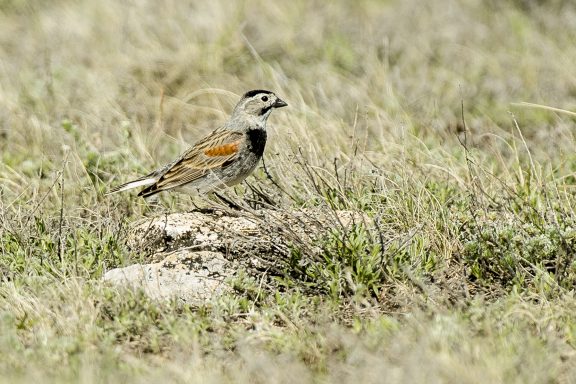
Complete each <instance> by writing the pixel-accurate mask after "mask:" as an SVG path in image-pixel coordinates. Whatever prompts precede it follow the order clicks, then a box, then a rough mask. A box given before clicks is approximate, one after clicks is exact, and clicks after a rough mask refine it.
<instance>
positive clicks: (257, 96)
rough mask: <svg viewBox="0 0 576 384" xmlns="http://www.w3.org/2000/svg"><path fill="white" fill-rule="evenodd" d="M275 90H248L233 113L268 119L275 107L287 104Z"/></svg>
mask: <svg viewBox="0 0 576 384" xmlns="http://www.w3.org/2000/svg"><path fill="white" fill-rule="evenodd" d="M287 105H288V104H286V102H285V101H283V100H282V99H280V98H279V97H278V96H276V95H275V94H274V92H270V91H265V90H261V89H256V90H253V91H249V92H246V93H245V94H244V95H242V98H241V99H240V101H239V102H238V104H237V105H236V107H235V108H234V112H233V115H239V114H241V115H244V116H246V115H248V117H251V118H256V119H257V120H262V121H266V119H267V118H268V116H269V115H270V113H271V112H272V110H273V109H275V108H282V107H285V106H287Z"/></svg>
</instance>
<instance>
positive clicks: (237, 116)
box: [107, 89, 288, 198]
mask: <svg viewBox="0 0 576 384" xmlns="http://www.w3.org/2000/svg"><path fill="white" fill-rule="evenodd" d="M287 105H288V104H287V103H286V102H285V101H283V100H282V99H280V98H279V97H278V96H276V94H274V92H271V91H266V90H262V89H255V90H252V91H248V92H246V93H244V95H242V97H241V98H240V101H239V102H238V103H237V104H236V106H235V107H234V110H233V111H232V114H231V115H230V118H229V119H228V120H227V121H226V122H225V123H224V124H223V125H222V126H220V127H219V128H217V129H215V130H214V131H212V132H211V133H210V134H208V135H207V136H205V137H204V138H202V139H200V140H198V141H197V142H196V143H195V144H194V145H192V147H190V148H189V149H188V150H187V151H185V152H184V153H182V155H180V157H178V158H177V159H176V160H174V161H172V162H170V163H168V164H166V165H165V166H163V167H161V168H159V169H157V170H155V171H153V172H151V173H149V174H148V175H146V176H143V177H140V178H138V179H136V180H132V181H129V182H127V183H125V184H122V185H119V186H117V187H115V188H113V189H111V190H110V191H109V192H108V193H107V195H109V194H112V193H116V192H122V191H126V190H129V189H133V188H138V187H145V188H144V189H142V190H141V191H140V192H139V193H138V196H142V197H144V198H147V197H150V196H152V195H155V194H157V193H159V192H162V191H168V190H173V189H176V190H180V191H182V190H184V191H186V192H193V193H197V194H206V193H209V192H214V191H217V190H219V189H223V188H226V187H230V186H233V185H235V184H238V183H240V182H242V181H243V180H244V179H245V178H246V177H248V175H250V174H251V173H252V171H254V169H255V168H256V166H257V164H258V162H259V161H260V159H261V158H262V156H263V154H264V147H265V146H266V138H267V134H266V121H267V120H268V117H269V116H270V114H271V113H272V111H273V110H274V109H276V108H282V107H286V106H287Z"/></svg>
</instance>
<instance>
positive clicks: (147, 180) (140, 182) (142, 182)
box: [105, 175, 157, 195]
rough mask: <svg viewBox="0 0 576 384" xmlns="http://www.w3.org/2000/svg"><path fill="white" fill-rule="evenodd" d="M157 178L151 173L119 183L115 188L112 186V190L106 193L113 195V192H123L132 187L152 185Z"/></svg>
mask: <svg viewBox="0 0 576 384" xmlns="http://www.w3.org/2000/svg"><path fill="white" fill-rule="evenodd" d="M156 180H157V179H156V178H155V177H151V176H150V175H147V176H144V177H141V178H140V179H136V180H132V181H129V182H127V183H125V184H122V185H119V186H117V187H115V188H112V189H111V190H109V191H108V192H106V193H105V195H111V194H113V193H116V192H122V191H126V190H128V189H132V188H138V187H143V186H146V185H151V184H154V183H155V182H156Z"/></svg>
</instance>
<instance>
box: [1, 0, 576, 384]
mask: <svg viewBox="0 0 576 384" xmlns="http://www.w3.org/2000/svg"><path fill="white" fill-rule="evenodd" d="M575 39H576V7H575V6H574V5H573V4H572V2H570V1H563V0H552V1H530V0H515V1H512V0H511V1H480V0H466V1H464V0H462V1H457V0H450V1H448V2H446V1H440V0H432V1H427V2H419V1H416V0H407V1H394V0H389V1H377V0H363V1H358V2H346V1H335V2H330V3H323V2H309V1H304V0H302V1H300V0H299V1H293V2H277V1H276V2H274V1H273V2H265V1H257V0H245V1H238V2H234V3H230V2H225V1H212V2H183V1H167V2H165V3H164V4H163V5H158V4H157V3H156V2H153V1H140V2H132V3H131V2H115V1H108V0H105V1H101V2H91V1H87V0H79V1H69V0H59V1H52V2H41V1H33V0H18V1H15V0H8V1H1V0H0V381H1V382H10V383H13V382H23V383H24V382H26V383H28V382H32V381H38V382H123V383H146V382H151V383H152V382H159V381H162V382H175V383H179V382H182V383H188V382H214V383H221V382H239V383H247V382H262V383H287V382H299V383H301V382H316V383H318V382H319V383H332V382H336V383H339V382H350V381H356V382H382V381H383V380H386V381H388V382H399V383H414V382H448V383H452V382H454V383H462V382H465V383H486V382H503V383H515V382H517V383H542V382H546V383H562V382H574V381H576V369H575V368H574V367H575V366H576V353H575V345H576V344H575V343H576V322H575V321H574V313H575V311H576V298H574V286H575V284H576V263H575V261H574V254H575V251H576V214H575V212H574V197H575V194H576V189H575V188H574V182H575V180H576V177H575V170H576V155H575V151H574V148H575V145H576V140H575V134H574V122H575V119H574V111H575V110H576V78H575V77H574V71H573V67H574V66H573V61H574V60H573V58H574V57H576V47H575V46H574V44H573V42H574V41H575ZM253 88H265V89H271V90H274V91H275V92H277V93H278V95H280V96H281V97H282V99H284V100H286V101H287V102H288V104H289V108H284V109H282V110H279V111H277V112H275V113H274V114H273V115H272V116H271V118H270V121H269V127H270V141H269V144H268V146H267V149H266V153H265V160H266V167H267V171H268V173H269V174H270V175H271V176H272V179H273V180H270V179H269V178H268V177H267V174H266V172H265V171H264V169H263V168H259V169H258V170H257V171H256V172H255V173H254V175H253V176H252V177H250V178H249V179H248V180H247V181H248V182H249V183H250V184H251V185H252V186H253V187H255V188H257V189H258V190H260V191H262V193H265V194H266V195H267V196H270V197H271V199H272V200H273V201H274V202H275V203H276V204H277V205H278V206H279V207H280V209H284V210H290V209H299V208H321V209H323V210H325V212H326V214H330V212H331V211H332V210H354V211H358V212H362V214H363V215H365V218H364V220H362V221H361V222H357V223H356V225H355V226H353V227H352V228H346V227H336V228H335V229H334V230H333V231H330V232H329V233H327V234H326V236H324V237H323V238H321V239H319V240H318V241H317V242H315V243H314V244H297V243H295V244H294V248H293V249H292V259H291V260H287V261H286V263H284V264H285V265H286V267H285V268H284V275H282V276H277V277H276V279H277V282H278V284H277V287H278V289H277V291H268V290H265V289H262V286H261V282H260V281H255V280H254V279H253V278H249V277H247V276H244V275H242V274H240V275H239V276H238V278H237V279H236V280H235V281H233V282H232V283H233V285H234V287H235V288H236V292H235V293H234V294H228V295H225V296H223V297H221V298H218V299H215V300H213V301H211V302H208V303H206V304H205V305H202V306H190V305H187V304H184V303H181V302H179V301H176V300H174V301H170V302H156V301H152V300H150V299H148V298H147V297H146V296H144V295H143V294H142V293H141V292H133V291H129V290H121V289H117V288H113V287H110V286H107V285H106V284H104V283H103V282H102V281H101V276H102V274H103V273H104V272H105V271H106V270H109V269H111V268H114V267H117V266H123V265H128V264H131V263H135V262H142V261H144V255H140V254H138V253H135V252H131V251H130V250H129V249H128V248H127V246H126V244H125V240H126V236H127V232H128V229H129V226H130V224H131V223H132V222H135V221H137V220H138V219H141V218H142V217H144V216H154V215H158V214H161V213H166V212H178V211H186V210H190V209H191V208H192V204H191V203H192V201H191V198H190V197H188V196H185V195H178V194H165V195H163V196H161V198H160V202H159V206H149V205H147V204H146V203H145V202H144V201H143V200H141V199H138V198H136V197H135V194H134V193H126V194H118V195H113V196H110V197H106V196H104V195H103V194H104V192H105V191H107V190H108V189H109V188H110V186H112V185H117V184H119V183H122V182H125V181H128V180H130V179H132V178H135V177H137V176H139V175H142V174H143V173H145V172H147V171H150V170H151V169H153V168H155V167H157V166H159V165H161V164H163V163H165V162H167V161H169V160H171V159H173V158H174V157H175V156H177V155H178V154H179V153H180V151H182V150H184V149H185V148H186V147H187V145H188V143H191V142H193V141H194V140H195V139H197V138H199V137H200V136H201V135H203V134H204V133H207V132H208V131H209V130H211V129H213V128H214V127H215V126H216V125H217V124H220V123H221V122H222V121H224V119H226V117H227V115H228V113H229V112H230V110H231V108H232V107H233V105H234V103H235V102H236V101H237V99H238V96H239V95H240V94H242V93H243V92H245V91H246V90H248V89H253ZM523 103H524V104H523ZM527 103H531V104H527ZM464 126H466V128H467V129H466V133H464ZM236 191H237V195H238V196H237V197H236V198H237V199H242V198H245V197H252V195H251V192H250V188H248V187H246V186H240V187H238V188H237V189H236ZM312 247H314V248H315V249H318V250H319V252H318V253H315V254H311V253H310V252H309V250H310V249H312Z"/></svg>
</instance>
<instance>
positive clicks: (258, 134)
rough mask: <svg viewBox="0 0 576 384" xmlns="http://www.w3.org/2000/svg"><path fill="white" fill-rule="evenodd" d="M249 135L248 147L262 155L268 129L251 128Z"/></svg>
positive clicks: (257, 154)
mask: <svg viewBox="0 0 576 384" xmlns="http://www.w3.org/2000/svg"><path fill="white" fill-rule="evenodd" d="M247 135H248V149H249V150H250V152H252V153H253V154H255V155H256V156H262V154H263V153H264V147H265V146H266V131H265V130H263V129H250V130H248V132H247Z"/></svg>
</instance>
